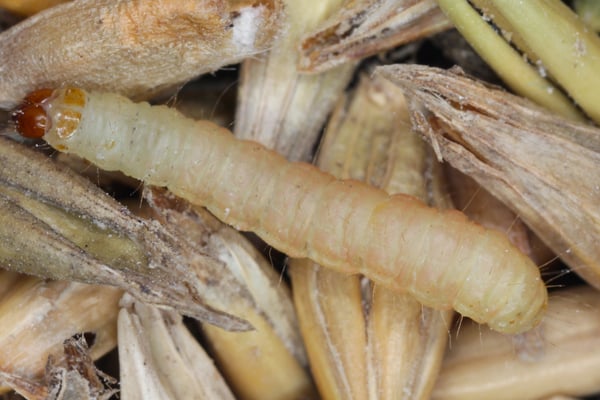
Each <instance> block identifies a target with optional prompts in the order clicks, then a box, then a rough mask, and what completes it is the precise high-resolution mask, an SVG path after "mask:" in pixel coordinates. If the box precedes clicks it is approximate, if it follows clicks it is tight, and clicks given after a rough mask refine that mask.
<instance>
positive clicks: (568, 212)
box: [378, 65, 600, 287]
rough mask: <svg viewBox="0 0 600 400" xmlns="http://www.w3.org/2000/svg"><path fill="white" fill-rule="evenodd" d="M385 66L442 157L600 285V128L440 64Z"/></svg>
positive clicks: (384, 70)
mask: <svg viewBox="0 0 600 400" xmlns="http://www.w3.org/2000/svg"><path fill="white" fill-rule="evenodd" d="M378 71H379V73H380V74H382V75H383V76H385V77H387V78H388V79H390V80H392V81H393V82H395V83H396V84H398V85H399V86H401V87H402V88H404V89H406V91H407V93H408V95H409V96H410V97H411V98H412V102H411V105H412V111H411V117H412V121H413V125H414V126H415V128H416V129H418V130H419V131H420V132H421V133H422V134H423V135H424V136H425V137H426V138H428V140H429V141H430V142H431V144H432V145H433V147H434V149H436V152H437V154H438V157H439V158H440V159H444V160H446V161H448V162H449V163H450V164H451V165H452V166H453V167H455V168H457V169H459V170H460V171H462V172H463V173H465V174H467V175H469V176H471V177H472V178H474V179H475V180H476V181H477V182H478V183H479V184H480V185H481V186H483V187H484V188H486V189H487V190H488V191H489V192H490V193H492V194H493V195H494V196H495V197H497V198H498V199H500V200H502V201H503V202H504V203H505V204H507V205H508V206H509V207H510V208H512V209H513V210H514V211H515V212H516V213H517V214H518V215H519V217H520V218H521V219H522V220H523V221H525V223H527V225H528V226H529V227H530V228H531V229H532V230H533V231H534V232H535V233H536V234H537V235H538V236H539V237H540V238H541V239H542V240H543V241H544V242H545V243H546V244H547V245H548V246H549V247H550V248H551V249H552V250H553V251H554V252H555V253H556V254H557V255H558V256H559V257H561V258H562V259H563V260H564V261H565V262H566V263H567V264H568V265H569V266H570V267H571V269H572V270H573V271H575V272H577V273H578V274H579V275H581V276H582V277H583V278H584V279H585V280H587V281H588V282H589V283H590V284H592V285H594V286H596V287H600V247H599V246H598V241H599V238H600V223H599V222H600V211H599V210H598V207H597V204H598V202H599V201H600V180H599V178H598V176H597V175H596V174H594V173H590V171H597V170H598V168H599V167H600V153H599V151H600V131H599V130H598V129H597V128H595V127H592V126H589V125H584V124H580V123H576V122H571V121H568V120H565V119H563V118H561V117H558V116H556V115H553V114H550V113H548V112H546V111H545V110H543V109H540V108H538V107H537V106H535V105H534V104H532V103H530V102H529V101H527V100H525V99H522V98H519V97H516V96H513V95H511V94H508V93H506V92H504V91H502V90H499V89H498V88H491V87H488V86H486V85H484V84H482V83H480V82H477V81H475V80H473V79H470V78H468V77H466V76H464V75H462V74H457V73H453V72H449V71H443V70H440V69H435V68H429V67H423V66H416V65H413V66H411V65H395V66H387V67H381V68H379V69H378Z"/></svg>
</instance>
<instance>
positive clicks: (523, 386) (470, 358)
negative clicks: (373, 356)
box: [432, 286, 600, 400]
mask: <svg viewBox="0 0 600 400" xmlns="http://www.w3.org/2000/svg"><path fill="white" fill-rule="evenodd" d="M598 310H600V293H599V292H598V291H596V290H595V289H593V288H591V287H589V286H578V287H572V288H569V289H564V290H560V291H557V292H555V293H554V294H553V295H552V296H551V297H550V301H549V303H548V312H547V314H546V316H545V317H544V319H543V320H542V322H541V324H540V326H539V327H537V328H535V329H534V330H533V331H531V332H528V333H526V334H522V335H517V336H506V335H501V334H498V333H496V332H492V331H491V330H488V329H486V328H482V327H480V326H478V325H476V324H473V323H471V322H465V323H463V325H462V327H461V328H460V331H459V332H458V334H457V337H456V340H453V342H452V347H451V348H449V351H448V354H447V356H446V358H445V360H444V364H443V367H442V372H441V374H440V377H439V380H438V382H437V383H436V386H435V390H434V392H433V397H432V398H434V399H448V400H449V399H461V400H469V399H509V398H510V399H537V398H545V397H549V396H551V395H571V396H583V395H589V394H593V393H595V392H598V391H600V372H599V371H600V355H599V354H598V352H596V351H594V350H593V349H597V348H598V346H599V345H600V343H599V341H600V335H599V334H598V332H600V318H598V316H599V311H598Z"/></svg>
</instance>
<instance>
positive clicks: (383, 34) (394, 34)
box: [298, 0, 452, 73]
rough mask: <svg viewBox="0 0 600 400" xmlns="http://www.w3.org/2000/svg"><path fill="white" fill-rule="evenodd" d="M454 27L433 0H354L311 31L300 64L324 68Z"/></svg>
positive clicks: (303, 67)
mask: <svg viewBox="0 0 600 400" xmlns="http://www.w3.org/2000/svg"><path fill="white" fill-rule="evenodd" d="M451 27H452V24H451V23H450V21H448V19H447V18H446V17H445V16H444V14H443V13H442V12H441V11H440V9H439V8H438V7H437V5H436V3H435V1H433V0H400V1H399V0H353V1H348V2H346V3H345V4H344V6H343V7H342V8H341V9H340V10H339V11H338V12H337V13H336V14H335V15H333V16H332V17H330V18H329V19H327V21H325V22H324V23H322V24H321V25H319V27H318V28H317V29H316V30H315V31H314V32H311V33H310V34H308V35H307V36H306V37H305V38H304V39H303V41H302V43H301V45H300V60H299V62H298V64H299V66H298V68H299V69H300V70H301V71H302V72H310V73H315V72H324V71H327V70H329V69H331V68H333V67H336V66H338V65H341V64H343V63H347V62H354V61H360V60H361V59H363V58H366V57H368V56H372V55H374V54H377V53H378V52H380V51H383V50H387V49H391V48H393V47H395V46H399V45H402V44H405V43H409V42H411V41H413V40H416V39H419V38H423V37H426V36H428V35H431V34H434V33H437V32H440V31H442V30H445V29H449V28H451Z"/></svg>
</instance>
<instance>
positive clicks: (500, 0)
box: [491, 0, 600, 122]
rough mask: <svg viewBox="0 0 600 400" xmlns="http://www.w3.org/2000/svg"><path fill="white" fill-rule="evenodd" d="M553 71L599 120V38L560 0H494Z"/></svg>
mask: <svg viewBox="0 0 600 400" xmlns="http://www.w3.org/2000/svg"><path fill="white" fill-rule="evenodd" d="M491 3H493V4H494V6H495V7H496V9H497V10H498V11H499V12H500V13H502V15H503V16H504V18H506V20H508V21H509V23H510V24H511V28H512V29H513V31H514V33H516V34H518V35H519V36H520V37H521V38H522V39H523V40H524V41H525V42H526V44H527V46H528V47H529V48H530V49H531V50H532V51H533V52H534V53H535V55H536V56H537V57H539V59H540V60H542V63H543V65H544V67H545V68H547V69H548V72H549V73H550V75H551V76H552V77H553V78H554V79H556V80H557V81H558V83H559V84H560V85H561V86H562V87H563V88H564V89H565V90H566V91H567V92H568V93H569V95H570V96H571V97H572V98H573V99H574V100H575V101H576V102H577V103H578V104H579V106H580V107H581V108H582V109H583V110H584V111H585V112H586V113H587V114H588V115H589V117H590V118H592V119H593V120H594V121H596V122H600V74H599V73H598V71H600V38H598V36H597V35H596V33H595V32H593V31H591V30H590V29H589V28H587V27H586V25H585V24H584V23H583V21H582V20H581V19H579V18H578V17H577V15H576V14H575V13H573V12H572V11H571V9H569V8H568V7H567V6H565V5H564V4H563V3H562V2H560V1H559V0H528V1H518V0H493V1H491Z"/></svg>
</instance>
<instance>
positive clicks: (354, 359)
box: [290, 77, 452, 399]
mask: <svg viewBox="0 0 600 400" xmlns="http://www.w3.org/2000/svg"><path fill="white" fill-rule="evenodd" d="M434 162H435V160H433V155H432V153H431V152H430V151H428V150H427V147H426V144H425V142H423V141H422V140H421V139H420V138H419V137H418V136H417V135H416V134H414V133H413V132H411V130H410V126H409V117H408V112H407V110H406V104H405V102H404V98H403V96H402V93H401V92H400V91H399V90H398V89H397V88H396V87H394V86H393V85H392V84H390V83H389V82H387V81H385V80H383V79H381V78H379V79H375V80H370V79H368V78H366V77H363V78H362V79H361V83H360V84H359V87H358V88H357V89H356V91H355V92H354V93H353V95H352V98H351V99H348V100H346V101H345V102H342V103H340V106H339V107H338V108H337V109H336V111H335V113H334V115H333V116H332V120H331V121H330V124H329V126H328V129H327V132H326V136H325V138H324V142H323V144H322V147H321V148H320V152H319V161H318V165H319V167H320V168H322V169H325V170H328V171H330V172H332V173H333V174H334V175H336V176H338V177H342V178H354V179H361V180H364V181H366V182H368V183H370V184H373V185H378V186H382V187H384V188H386V190H388V191H390V192H394V193H397V192H403V193H410V194H413V195H417V196H420V197H421V198H422V199H424V200H425V201H427V202H428V203H430V204H436V205H437V206H439V207H448V206H449V204H450V202H449V198H448V196H446V195H445V194H444V193H443V189H442V188H441V186H440V176H441V170H440V169H439V166H437V165H435V164H434ZM290 271H291V277H292V285H293V293H294V300H295V304H296V308H297V310H298V314H299V319H300V326H301V329H302V332H303V337H304V340H305V343H306V345H307V350H308V353H309V358H310V360H311V368H312V370H313V374H314V375H315V380H316V381H317V383H318V386H319V389H320V391H321V395H322V396H323V397H324V398H327V399H334V398H357V399H366V398H370V399H398V398H407V399H408V398H410V399H416V398H423V399H425V398H428V396H429V393H430V391H431V389H432V387H433V383H434V381H435V377H436V375H437V370H438V368H439V365H440V362H441V357H442V355H443V352H444V348H445V344H446V339H447V336H448V326H449V324H450V322H451V320H452V312H440V311H434V310H432V309H429V308H427V307H423V306H422V305H421V304H419V303H418V302H417V301H416V300H414V299H412V298H411V297H410V296H408V295H402V294H397V293H393V292H391V291H389V290H387V289H385V288H382V287H380V286H374V287H370V284H369V283H366V282H365V283H366V286H365V285H363V288H362V290H361V282H360V277H358V276H344V275H340V274H338V273H334V272H329V271H325V270H323V269H321V268H320V267H319V266H318V265H315V264H313V263H311V262H309V261H307V260H292V261H290Z"/></svg>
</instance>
